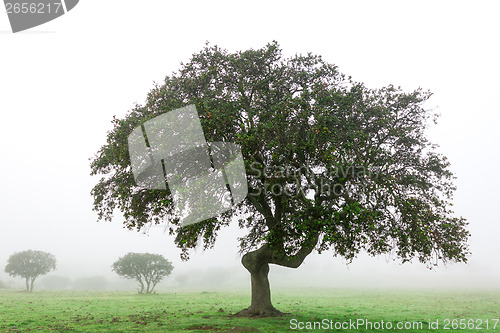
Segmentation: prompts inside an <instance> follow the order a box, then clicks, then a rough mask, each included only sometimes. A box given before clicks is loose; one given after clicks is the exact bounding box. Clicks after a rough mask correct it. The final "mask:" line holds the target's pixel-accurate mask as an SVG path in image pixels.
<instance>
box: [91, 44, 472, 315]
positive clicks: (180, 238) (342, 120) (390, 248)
mask: <svg viewBox="0 0 500 333" xmlns="http://www.w3.org/2000/svg"><path fill="white" fill-rule="evenodd" d="M430 96H431V93H430V92H428V91H425V90H423V89H421V88H419V89H416V90H414V91H411V92H405V91H403V90H402V89H401V88H399V87H395V86H392V85H390V86H387V87H383V88H380V89H370V88H367V87H366V86H365V85H364V84H362V83H360V82H355V81H354V80H352V78H350V77H348V76H346V75H344V74H342V73H341V72H340V71H339V70H338V68H337V67H336V66H335V65H333V64H330V63H328V62H326V61H324V60H323V59H322V57H320V56H318V55H314V54H306V55H295V56H292V57H285V56H284V55H283V54H282V51H281V49H280V48H279V45H278V43H276V42H273V43H270V44H268V45H266V46H265V47H263V48H261V49H256V50H254V49H250V50H247V51H240V52H235V53H231V52H229V51H227V50H224V49H221V48H219V47H217V46H210V45H207V46H206V47H205V48H203V49H202V50H201V51H200V52H199V53H196V54H194V55H193V56H192V58H191V59H190V60H189V61H188V62H187V63H185V64H181V67H180V69H179V71H177V72H174V73H172V74H171V75H169V76H167V77H166V78H165V80H164V82H163V83H162V84H156V85H155V86H154V88H153V89H152V90H151V91H150V92H149V94H148V95H147V100H146V102H145V104H144V105H136V106H135V107H134V108H133V109H132V110H130V111H129V113H128V114H127V115H126V116H125V117H124V118H122V119H119V118H114V119H113V121H112V126H113V127H112V129H111V130H110V131H109V133H108V136H107V142H106V143H105V144H104V145H103V146H102V147H101V149H100V150H99V151H98V153H97V154H96V155H95V157H94V158H93V159H92V163H91V168H92V174H94V175H97V174H101V175H103V177H102V178H101V179H100V181H99V182H98V184H97V185H96V186H95V187H94V188H93V190H92V195H93V197H94V209H95V210H96V211H97V213H98V216H99V219H107V220H110V219H111V218H112V216H113V212H114V211H115V209H119V210H120V211H121V212H122V213H123V216H124V224H125V226H127V227H128V228H130V229H142V228H145V227H147V226H148V225H150V224H159V223H164V222H165V221H166V222H167V224H168V228H169V230H170V233H171V234H174V235H176V239H175V242H176V244H177V245H178V246H179V247H180V248H181V249H182V250H183V252H182V257H183V259H188V257H189V252H188V250H189V249H192V248H195V247H197V246H198V245H200V244H202V246H203V247H204V248H205V249H206V248H210V247H212V246H213V244H214V242H215V240H216V237H217V233H218V231H219V230H220V229H221V228H222V227H224V226H226V225H228V224H229V223H230V222H231V221H232V219H233V217H237V218H238V221H239V222H238V223H239V226H240V227H241V228H244V229H246V230H247V231H248V233H247V234H246V236H244V237H242V238H241V239H240V251H241V253H244V254H245V255H244V256H243V258H242V263H243V265H244V266H245V267H246V268H247V269H248V270H249V272H250V273H251V275H252V305H251V306H250V308H249V309H248V311H247V312H248V313H249V314H252V313H253V314H266V313H268V314H270V313H275V311H274V308H273V307H272V305H271V302H270V292H269V283H268V280H267V273H268V271H269V264H276V265H281V266H286V267H292V268H295V267H298V266H300V265H301V263H302V262H303V260H304V259H305V258H306V256H307V255H308V254H310V253H311V252H312V251H313V250H314V249H316V250H317V251H318V252H322V251H325V250H332V251H333V253H334V255H338V256H342V257H345V258H347V259H348V260H352V259H353V258H355V257H356V255H357V254H358V253H360V251H366V252H367V253H369V254H370V255H377V254H382V253H387V252H392V253H394V254H395V256H396V257H397V258H399V259H400V260H401V261H402V262H406V261H410V260H412V258H417V259H418V260H419V261H421V262H423V263H427V264H429V265H435V264H437V263H438V262H439V261H443V262H447V261H456V262H465V261H466V260H467V257H466V256H467V254H468V247H467V239H468V237H469V232H468V231H467V229H466V225H467V222H466V220H465V219H464V218H462V217H455V216H453V212H452V211H451V209H450V206H451V199H452V193H453V191H454V189H455V187H454V185H453V179H454V176H453V174H452V172H451V171H450V169H449V162H448V161H447V159H446V158H445V157H444V156H443V155H441V154H440V153H439V152H438V151H437V146H436V145H434V144H432V143H431V142H429V141H428V140H427V138H426V136H425V129H426V128H427V126H428V124H429V123H431V122H432V121H434V122H435V120H436V117H437V116H436V115H435V114H433V113H432V112H430V111H429V110H426V109H425V108H424V103H425V101H426V100H428V98H429V97H430ZM189 104H194V105H195V106H196V108H197V110H198V114H199V117H200V119H201V124H202V127H203V130H204V133H205V137H206V139H207V141H222V142H232V143H236V144H238V145H239V146H240V147H241V150H242V155H243V158H244V161H245V169H246V175H247V182H248V189H249V194H248V195H247V197H246V199H245V200H244V201H243V202H241V203H240V204H238V205H236V206H235V207H234V208H233V209H232V210H230V211H227V212H225V213H222V214H221V215H220V216H218V217H216V218H212V219H208V220H205V221H203V222H200V223H196V224H193V225H188V226H185V227H182V226H181V225H180V223H179V216H176V213H175V210H174V207H173V198H172V195H171V192H170V190H169V189H168V188H167V189H166V190H148V189H142V188H139V187H138V186H136V184H135V182H134V178H133V175H132V171H131V167H130V156H129V154H128V150H127V136H128V135H129V134H130V133H131V131H132V130H133V129H134V128H135V127H137V126H140V125H141V124H142V123H144V122H145V121H147V120H149V119H152V118H154V117H156V116H158V115H160V114H163V113H165V112H169V111H171V110H174V109H177V108H180V107H183V106H186V105H189Z"/></svg>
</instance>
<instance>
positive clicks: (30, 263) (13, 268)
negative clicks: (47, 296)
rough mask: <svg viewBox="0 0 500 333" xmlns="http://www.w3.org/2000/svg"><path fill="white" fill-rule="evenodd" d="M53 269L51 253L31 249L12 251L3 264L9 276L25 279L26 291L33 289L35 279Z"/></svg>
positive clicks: (54, 267)
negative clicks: (5, 264)
mask: <svg viewBox="0 0 500 333" xmlns="http://www.w3.org/2000/svg"><path fill="white" fill-rule="evenodd" d="M54 269H56V257H55V256H54V255H53V254H50V253H47V252H43V251H33V250H27V251H22V252H16V253H14V254H13V255H11V256H10V257H9V260H8V262H7V266H5V272H6V273H8V274H9V275H10V276H14V277H15V276H20V277H22V278H24V279H25V280H26V291H33V285H34V284H35V280H36V279H37V278H38V277H39V276H41V275H45V274H47V273H48V272H50V271H52V270H54Z"/></svg>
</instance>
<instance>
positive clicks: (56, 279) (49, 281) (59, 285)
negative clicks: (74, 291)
mask: <svg viewBox="0 0 500 333" xmlns="http://www.w3.org/2000/svg"><path fill="white" fill-rule="evenodd" d="M71 284H72V281H71V279H69V278H67V277H65V276H59V275H49V276H47V277H44V278H43V279H42V280H40V284H39V286H40V288H42V289H51V290H64V289H68V288H69V287H70V286H71Z"/></svg>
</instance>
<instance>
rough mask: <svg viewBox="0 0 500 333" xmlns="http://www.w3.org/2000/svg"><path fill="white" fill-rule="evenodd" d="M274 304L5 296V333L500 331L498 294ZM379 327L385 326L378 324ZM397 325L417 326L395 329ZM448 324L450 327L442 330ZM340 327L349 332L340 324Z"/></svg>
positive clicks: (311, 297) (94, 295)
mask: <svg viewBox="0 0 500 333" xmlns="http://www.w3.org/2000/svg"><path fill="white" fill-rule="evenodd" d="M273 303H274V305H275V306H276V307H277V308H278V309H279V310H281V311H283V312H287V313H288V314H287V315H285V316H284V317H279V318H260V319H251V318H238V317H233V316H232V315H231V314H233V313H235V312H237V311H239V310H241V309H243V308H244V307H247V306H248V305H249V292H248V291H220V292H202V291H200V292H194V291H190V292H187V291H186V292H159V293H158V294H153V295H137V294H134V293H132V292H130V293H127V292H81V291H79V292H76V291H75V292H73V291H61V292H44V291H38V292H33V293H31V294H30V293H26V292H21V291H12V290H0V331H1V332H184V333H186V332H252V331H257V330H259V331H260V332H291V331H301V332H328V331H330V332H337V331H338V332H347V331H350V332H372V331H379V332H380V331H384V332H403V331H404V332H478V331H480V332H499V333H500V322H498V323H497V321H496V320H495V319H497V320H498V319H500V290H496V291H455V292H452V291H429V290H413V291H402V290H396V291H386V290H371V291H370V290H349V289H312V290H304V289H288V290H280V289H278V290H274V291H273ZM461 319H462V321H460V320H461ZM471 319H473V320H474V321H470V320H471ZM362 320H364V322H362ZM436 320H439V329H434V328H429V325H434V324H433V323H435V322H436ZM322 321H323V322H322ZM330 321H331V322H330ZM349 321H350V323H351V324H350V325H354V324H357V323H359V324H360V326H356V327H354V326H350V327H349V326H347V325H349ZM382 321H383V322H384V324H383V325H384V326H380V325H382V324H381V322H382ZM307 322H310V323H311V324H310V325H313V323H314V322H319V323H323V324H324V325H326V322H328V325H331V326H330V327H332V329H330V328H328V329H325V328H326V327H318V326H316V329H299V325H300V327H302V325H304V327H305V325H307ZM388 322H389V323H388ZM399 322H400V323H401V324H400V325H407V326H406V327H407V328H410V327H412V326H413V328H410V329H398V328H397V325H398V323H399ZM370 323H371V325H372V329H370V326H369V325H370ZM447 323H448V325H447V327H448V328H449V329H445V325H446V324H447ZM342 324H343V325H344V329H342V328H341V327H340V326H339V325H342ZM316 325H318V324H316ZM335 325H337V327H338V328H339V329H336V328H335ZM377 325H379V326H377ZM388 325H392V329H388V328H387V327H388ZM419 325H422V326H419ZM464 325H465V328H464ZM495 325H496V328H494V326H495ZM487 326H488V328H487ZM377 327H378V329H377ZM293 328H296V329H293ZM454 328H456V329H454Z"/></svg>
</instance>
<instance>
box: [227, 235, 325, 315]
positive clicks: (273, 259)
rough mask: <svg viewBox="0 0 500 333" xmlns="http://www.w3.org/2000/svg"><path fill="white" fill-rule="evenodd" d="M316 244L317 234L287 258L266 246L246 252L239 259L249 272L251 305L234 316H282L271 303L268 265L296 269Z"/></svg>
mask: <svg viewBox="0 0 500 333" xmlns="http://www.w3.org/2000/svg"><path fill="white" fill-rule="evenodd" d="M317 242H318V233H316V234H312V235H311V236H310V238H309V239H307V241H306V242H304V243H303V244H302V247H301V248H300V249H299V250H298V251H297V253H296V254H295V255H293V256H287V255H284V254H282V253H279V252H278V253H277V252H275V251H273V250H272V249H271V248H270V247H269V246H268V245H263V246H262V247H261V248H259V249H258V250H255V251H251V252H248V253H247V254H245V255H244V256H243V258H241V263H242V264H243V266H244V267H245V268H246V269H247V270H248V271H249V272H250V276H251V279H252V303H251V304H250V307H248V308H247V309H244V310H241V311H240V312H238V313H237V314H236V316H240V317H257V316H258V317H275V316H281V315H283V313H282V312H280V311H278V310H277V309H275V308H274V306H273V304H272V303H271V289H270V287H269V279H268V274H269V264H275V265H279V266H284V267H289V268H297V267H299V266H300V265H302V262H303V261H304V259H305V258H306V257H307V256H308V255H309V254H310V253H311V251H312V250H313V249H314V247H315V246H316V243H317Z"/></svg>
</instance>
